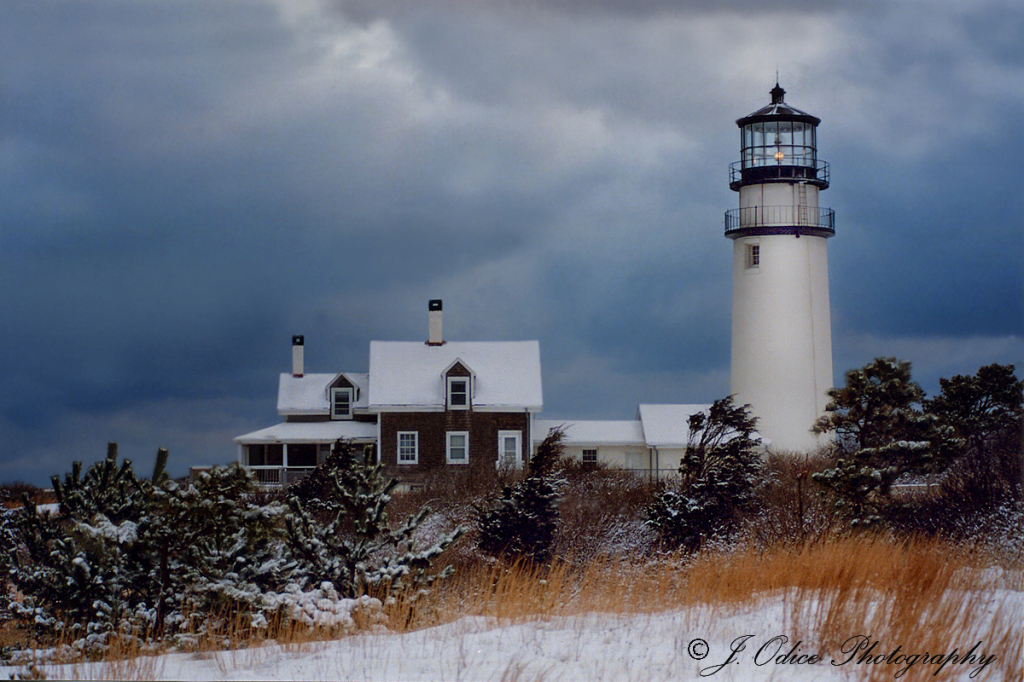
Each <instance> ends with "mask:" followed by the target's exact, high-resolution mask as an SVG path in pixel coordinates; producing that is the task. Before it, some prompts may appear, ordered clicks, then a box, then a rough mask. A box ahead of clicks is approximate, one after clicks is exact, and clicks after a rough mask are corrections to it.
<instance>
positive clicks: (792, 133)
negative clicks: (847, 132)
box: [740, 120, 817, 168]
mask: <svg viewBox="0 0 1024 682" xmlns="http://www.w3.org/2000/svg"><path fill="white" fill-rule="evenodd" d="M741 131H742V132H741V136H740V143H741V144H742V146H743V153H742V157H741V158H742V159H743V168H756V167H758V166H765V165H768V164H778V163H784V164H785V165H788V166H809V167H811V168H813V167H814V165H815V162H816V161H817V154H816V150H815V142H816V140H815V132H816V131H815V128H814V126H813V125H812V124H810V123H805V122H803V121H786V120H775V121H757V122H754V123H748V124H747V125H745V126H743V127H742V128H741Z"/></svg>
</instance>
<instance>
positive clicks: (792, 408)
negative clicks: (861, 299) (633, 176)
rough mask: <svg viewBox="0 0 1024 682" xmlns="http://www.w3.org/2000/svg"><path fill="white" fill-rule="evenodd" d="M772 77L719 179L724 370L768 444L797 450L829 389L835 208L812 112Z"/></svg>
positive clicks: (811, 442) (808, 437) (810, 440)
mask: <svg viewBox="0 0 1024 682" xmlns="http://www.w3.org/2000/svg"><path fill="white" fill-rule="evenodd" d="M785 94H786V91H785V90H783V89H782V88H781V87H779V84H778V83H776V84H775V87H774V88H773V89H772V90H771V96H772V102H771V104H769V105H768V106H766V107H764V108H762V109H758V110H757V111H755V112H754V113H752V114H750V115H749V116H745V117H743V118H741V119H739V120H738V121H736V124H737V125H738V126H739V127H740V147H741V156H740V160H739V161H737V162H736V163H733V164H732V165H731V166H730V169H729V170H730V183H729V187H730V188H732V189H733V190H735V191H737V192H739V194H740V207H739V208H738V209H733V210H731V211H728V212H726V214H725V236H726V237H728V238H729V239H732V240H733V265H732V268H733V269H732V286H733V290H732V378H731V392H732V393H733V394H734V395H735V396H736V398H735V399H736V402H737V403H738V404H741V405H742V404H745V403H749V404H750V405H751V407H752V408H753V412H754V414H755V415H756V416H757V417H758V419H759V421H758V431H760V433H761V434H762V435H763V436H764V437H765V438H768V439H770V440H771V442H772V444H771V448H772V449H773V450H777V451H778V450H796V451H807V450H810V449H812V448H814V447H816V446H817V445H818V444H819V438H818V437H817V436H815V435H814V434H813V433H812V432H811V426H812V425H813V424H814V422H815V420H816V419H817V418H818V417H819V416H821V415H822V414H823V413H824V410H825V405H826V402H827V396H826V393H825V392H826V391H827V390H828V389H829V388H831V387H832V333H831V329H830V325H831V321H830V313H829V300H828V252H827V247H826V240H827V239H828V238H829V237H831V236H833V235H834V234H835V213H834V211H832V209H830V208H821V207H819V204H818V194H819V192H821V190H824V189H827V188H828V185H829V175H828V164H827V163H825V162H824V161H821V160H819V159H818V153H817V140H816V138H817V127H818V124H819V123H821V119H819V118H817V117H815V116H811V115H810V114H807V113H804V112H803V111H800V110H799V109H796V108H794V107H791V106H789V105H788V104H786V102H785V100H784V96H785Z"/></svg>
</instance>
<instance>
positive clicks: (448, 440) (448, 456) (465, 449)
mask: <svg viewBox="0 0 1024 682" xmlns="http://www.w3.org/2000/svg"><path fill="white" fill-rule="evenodd" d="M459 436H462V438H463V441H462V443H463V445H462V454H463V458H462V459H452V439H453V438H457V437H459ZM444 454H445V461H447V462H448V464H469V431H448V432H447V433H446V434H445V447H444Z"/></svg>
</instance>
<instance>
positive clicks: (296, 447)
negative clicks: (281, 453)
mask: <svg viewBox="0 0 1024 682" xmlns="http://www.w3.org/2000/svg"><path fill="white" fill-rule="evenodd" d="M317 450H319V447H318V446H317V444H316V443H290V444H289V445H288V466H290V467H315V466H316V453H317Z"/></svg>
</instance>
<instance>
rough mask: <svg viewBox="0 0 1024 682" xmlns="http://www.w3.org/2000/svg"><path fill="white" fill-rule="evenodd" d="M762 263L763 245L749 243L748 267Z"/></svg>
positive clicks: (754, 266)
mask: <svg viewBox="0 0 1024 682" xmlns="http://www.w3.org/2000/svg"><path fill="white" fill-rule="evenodd" d="M760 265H761V245H760V244H747V269H748V270H749V269H752V268H756V267H759V266H760Z"/></svg>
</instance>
